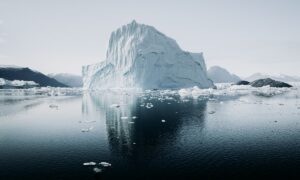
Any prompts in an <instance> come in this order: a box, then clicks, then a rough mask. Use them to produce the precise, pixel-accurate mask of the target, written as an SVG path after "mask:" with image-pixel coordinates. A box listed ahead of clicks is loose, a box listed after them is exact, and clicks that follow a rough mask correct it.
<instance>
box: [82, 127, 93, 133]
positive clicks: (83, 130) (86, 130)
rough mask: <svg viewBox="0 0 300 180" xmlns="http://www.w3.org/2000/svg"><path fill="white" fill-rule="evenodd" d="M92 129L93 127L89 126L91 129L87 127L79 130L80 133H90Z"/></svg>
mask: <svg viewBox="0 0 300 180" xmlns="http://www.w3.org/2000/svg"><path fill="white" fill-rule="evenodd" d="M92 129H94V127H93V126H91V127H89V128H84V129H81V132H89V131H91V130H92Z"/></svg>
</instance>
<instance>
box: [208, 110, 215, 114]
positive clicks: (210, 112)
mask: <svg viewBox="0 0 300 180" xmlns="http://www.w3.org/2000/svg"><path fill="white" fill-rule="evenodd" d="M215 113H216V111H209V112H208V114H215Z"/></svg>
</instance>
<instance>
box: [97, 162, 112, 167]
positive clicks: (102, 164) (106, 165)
mask: <svg viewBox="0 0 300 180" xmlns="http://www.w3.org/2000/svg"><path fill="white" fill-rule="evenodd" d="M99 165H101V166H103V167H110V166H111V164H110V163H108V162H100V163H99Z"/></svg>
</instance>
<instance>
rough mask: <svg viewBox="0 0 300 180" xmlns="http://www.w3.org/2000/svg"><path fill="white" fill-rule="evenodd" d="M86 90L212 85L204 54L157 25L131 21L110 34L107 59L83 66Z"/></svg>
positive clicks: (204, 86) (203, 86)
mask: <svg viewBox="0 0 300 180" xmlns="http://www.w3.org/2000/svg"><path fill="white" fill-rule="evenodd" d="M82 75H83V86H84V88H85V89H107V88H141V89H166V88H188V87H193V86H198V87H199V88H210V87H213V86H214V85H213V82H212V81H211V80H210V79H209V78H208V77H207V70H206V65H205V62H204V58H203V55H202V53H190V52H186V51H183V50H181V49H180V47H179V46H178V45H177V43H176V41H175V40H173V39H171V38H169V37H167V36H166V35H164V34H162V33H160V32H159V31H157V30H156V29H155V28H154V27H152V26H148V25H144V24H138V23H136V22H135V21H132V22H131V23H130V24H127V25H124V26H122V27H121V28H119V29H117V30H116V31H114V32H113V33H112V34H111V37H110V40H109V47H108V50H107V54H106V59H105V60H104V61H102V62H100V63H98V64H93V65H88V66H84V67H83V69H82Z"/></svg>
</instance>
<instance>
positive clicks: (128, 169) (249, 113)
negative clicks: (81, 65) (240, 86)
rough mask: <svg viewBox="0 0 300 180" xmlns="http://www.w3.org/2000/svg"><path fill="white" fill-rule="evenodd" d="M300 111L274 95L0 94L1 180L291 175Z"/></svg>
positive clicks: (298, 148) (297, 161)
mask: <svg viewBox="0 0 300 180" xmlns="http://www.w3.org/2000/svg"><path fill="white" fill-rule="evenodd" d="M147 103H152V104H153V107H152V108H150V107H148V108H147V107H146V106H147ZM114 104H118V105H114ZM299 107H300V101H299V99H298V97H294V98H287V97H285V96H283V95H278V96H273V97H261V96H255V95H251V94H250V95H247V96H239V97H231V98H226V97H199V98H191V97H187V98H182V97H180V96H178V95H173V96H168V97H166V98H164V97H161V96H156V95H155V92H154V93H152V94H130V93H100V92H93V93H84V94H83V95H82V96H71V97H68V96H58V97H39V96H24V97H22V96H21V97H20V96H17V97H16V96H1V100H0V148H1V151H0V165H1V168H0V179H98V178H99V179H102V178H103V179H121V178H122V179H127V178H137V179H150V178H154V179H163V178H170V177H177V178H196V179H199V178H222V179H223V178H227V177H231V178H257V177H267V178H268V177H273V178H274V177H285V178H291V177H295V176H298V177H299V172H298V171H299V167H300V124H299V123H300V108H299ZM133 116H136V117H137V118H136V119H135V118H132V117H133ZM126 117H127V118H126ZM162 120H165V122H162ZM82 129H90V131H88V132H82ZM91 161H93V162H97V163H99V162H102V161H103V162H109V163H111V164H112V166H111V167H109V168H105V169H103V171H102V173H95V172H94V171H93V167H87V166H83V163H84V162H91Z"/></svg>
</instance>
